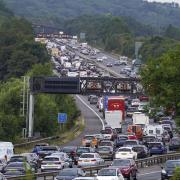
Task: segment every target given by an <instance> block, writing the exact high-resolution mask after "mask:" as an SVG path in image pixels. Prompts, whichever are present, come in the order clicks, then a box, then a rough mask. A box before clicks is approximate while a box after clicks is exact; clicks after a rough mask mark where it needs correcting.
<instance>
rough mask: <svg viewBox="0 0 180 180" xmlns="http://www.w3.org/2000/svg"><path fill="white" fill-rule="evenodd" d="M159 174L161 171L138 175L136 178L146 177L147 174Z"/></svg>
mask: <svg viewBox="0 0 180 180" xmlns="http://www.w3.org/2000/svg"><path fill="white" fill-rule="evenodd" d="M160 172H161V171H154V172H149V173H144V174H139V175H138V176H146V175H149V174H155V173H160Z"/></svg>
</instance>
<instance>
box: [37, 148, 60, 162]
mask: <svg viewBox="0 0 180 180" xmlns="http://www.w3.org/2000/svg"><path fill="white" fill-rule="evenodd" d="M58 151H59V148H58V147H57V146H42V147H41V149H40V151H39V152H38V155H39V158H40V160H42V159H43V158H44V157H45V156H48V155H51V154H52V153H54V152H58Z"/></svg>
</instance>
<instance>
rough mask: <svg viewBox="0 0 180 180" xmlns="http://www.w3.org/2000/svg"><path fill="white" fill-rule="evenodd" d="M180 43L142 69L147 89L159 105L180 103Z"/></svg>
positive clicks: (172, 105) (170, 105) (175, 105)
mask: <svg viewBox="0 0 180 180" xmlns="http://www.w3.org/2000/svg"><path fill="white" fill-rule="evenodd" d="M179 69H180V45H177V47H176V48H175V49H174V50H171V51H169V52H167V53H165V54H164V55H162V56H161V57H160V58H157V59H155V60H154V59H153V60H151V61H149V62H148V64H147V66H146V67H145V68H144V69H143V70H142V72H141V75H142V82H143V85H144V87H145V90H146V91H147V92H148V93H149V95H150V96H151V97H153V100H154V101H155V103H156V104H158V105H163V106H165V107H175V108H176V112H177V114H179V103H180V71H179Z"/></svg>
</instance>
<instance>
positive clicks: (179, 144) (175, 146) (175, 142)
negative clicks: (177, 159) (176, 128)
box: [169, 137, 180, 151]
mask: <svg viewBox="0 0 180 180" xmlns="http://www.w3.org/2000/svg"><path fill="white" fill-rule="evenodd" d="M179 149H180V139H179V137H173V138H172V139H171V141H170V144H169V150H170V151H176V150H179Z"/></svg>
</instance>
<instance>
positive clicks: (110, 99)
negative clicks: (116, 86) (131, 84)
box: [104, 96, 125, 120]
mask: <svg viewBox="0 0 180 180" xmlns="http://www.w3.org/2000/svg"><path fill="white" fill-rule="evenodd" d="M104 110H105V111H122V120H124V119H125V98H124V97H123V96H105V97H104Z"/></svg>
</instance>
